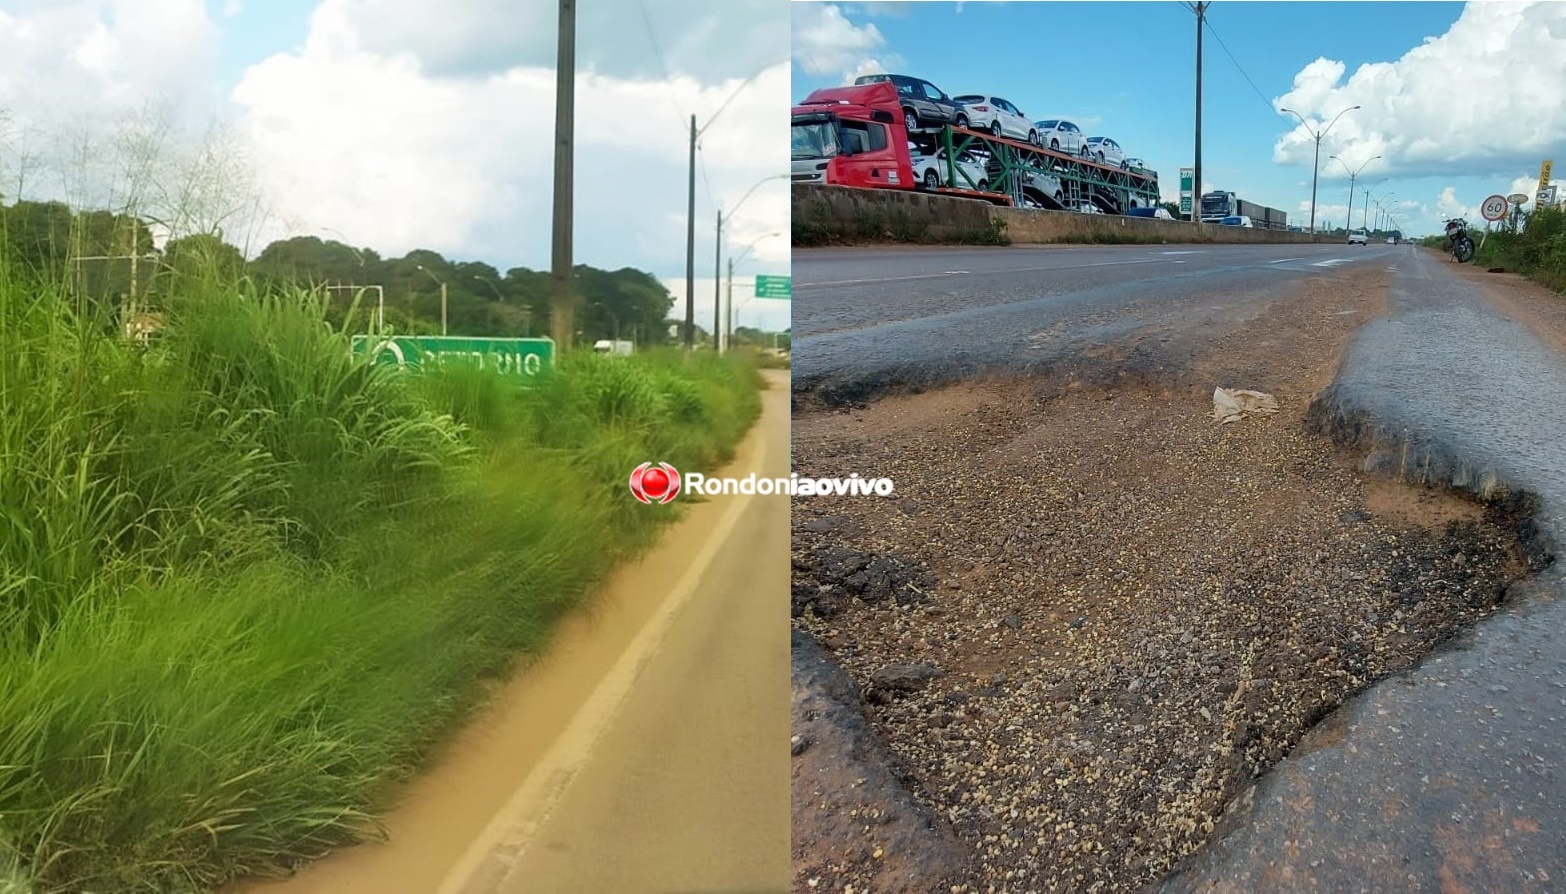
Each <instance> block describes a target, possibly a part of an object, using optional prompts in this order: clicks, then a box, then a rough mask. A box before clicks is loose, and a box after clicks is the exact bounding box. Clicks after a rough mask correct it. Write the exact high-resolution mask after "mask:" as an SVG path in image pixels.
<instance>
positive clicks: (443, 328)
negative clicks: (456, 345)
mask: <svg viewBox="0 0 1566 894" xmlns="http://www.w3.org/2000/svg"><path fill="white" fill-rule="evenodd" d="M440 334H441V335H445V334H447V333H446V281H445V280H441V283H440Z"/></svg>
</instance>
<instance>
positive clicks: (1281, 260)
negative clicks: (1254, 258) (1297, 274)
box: [1267, 258, 1305, 264]
mask: <svg viewBox="0 0 1566 894" xmlns="http://www.w3.org/2000/svg"><path fill="white" fill-rule="evenodd" d="M1303 260H1305V259H1304V258H1279V259H1278V260H1276V261H1268V262H1267V263H1269V264H1282V263H1283V262H1284V261H1303Z"/></svg>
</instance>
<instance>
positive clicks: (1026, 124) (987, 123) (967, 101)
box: [952, 93, 1039, 146]
mask: <svg viewBox="0 0 1566 894" xmlns="http://www.w3.org/2000/svg"><path fill="white" fill-rule="evenodd" d="M952 99H953V100H954V101H956V102H960V103H962V104H963V106H964V107H966V108H967V109H968V117H969V119H970V120H972V121H973V125H972V126H973V129H974V130H987V131H989V132H990V133H991V134H992V135H994V136H997V137H1007V138H1009V139H1013V140H1023V141H1025V142H1029V143H1032V144H1033V145H1035V146H1037V145H1038V144H1039V131H1038V128H1036V127H1034V126H1033V122H1031V121H1029V120H1028V116H1027V115H1024V114H1022V112H1021V111H1019V110H1018V109H1017V107H1016V106H1014V105H1012V104H1011V103H1009V102H1007V101H1006V100H1004V99H1001V98H1000V97H999V96H991V95H988V94H980V93H964V94H963V95H961V96H954V97H952Z"/></svg>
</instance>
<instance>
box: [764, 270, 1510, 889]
mask: <svg viewBox="0 0 1566 894" xmlns="http://www.w3.org/2000/svg"><path fill="white" fill-rule="evenodd" d="M1307 297H1309V296H1307ZM1315 298H1316V300H1315V301H1313V302H1311V301H1301V302H1292V303H1290V304H1289V305H1287V306H1286V307H1284V308H1282V309H1280V310H1279V311H1277V312H1276V313H1274V314H1271V315H1270V316H1269V317H1267V318H1265V319H1262V320H1258V321H1257V322H1256V324H1255V325H1257V326H1262V327H1265V329H1266V333H1267V335H1268V337H1265V338H1260V337H1256V336H1257V333H1255V332H1252V333H1250V336H1251V338H1249V339H1247V338H1246V335H1247V334H1246V333H1245V332H1243V331H1236V332H1235V333H1232V336H1231V337H1228V338H1226V339H1223V340H1220V341H1218V342H1216V343H1214V344H1212V345H1211V346H1210V347H1211V350H1210V352H1209V354H1208V355H1207V356H1209V357H1212V358H1221V362H1222V367H1223V368H1224V369H1247V368H1258V369H1259V368H1263V367H1264V366H1265V368H1267V369H1270V370H1271V371H1272V373H1273V374H1274V375H1275V376H1276V377H1277V378H1276V381H1283V382H1290V383H1293V385H1292V387H1291V388H1288V389H1282V388H1276V387H1274V388H1270V389H1269V390H1272V391H1274V392H1275V393H1278V396H1279V397H1280V402H1281V404H1282V410H1281V411H1280V412H1279V413H1278V414H1277V415H1276V416H1273V417H1267V418H1259V419H1248V420H1245V421H1243V422H1240V423H1236V424H1234V425H1217V424H1215V423H1214V422H1212V421H1211V420H1210V419H1209V418H1208V417H1207V413H1208V411H1209V410H1210V409H1211V403H1210V400H1211V391H1210V387H1209V388H1208V389H1207V390H1206V392H1205V393H1203V392H1202V391H1200V390H1198V389H1197V388H1196V387H1194V386H1191V385H1189V384H1188V383H1187V384H1182V385H1178V386H1172V387H1169V388H1158V387H1152V386H1135V387H1123V388H1118V389H1111V390H1104V391H1086V390H1085V391H1081V392H1077V393H1069V394H1066V395H1065V396H1057V397H1053V398H1048V399H1041V398H1040V397H1039V394H1040V393H1041V389H1040V387H1039V385H1038V383H1036V382H1034V383H1030V382H1027V381H1019V382H1013V383H1010V384H989V385H984V386H978V385H968V386H958V387H957V388H953V389H947V390H945V391H942V392H938V393H933V394H929V395H924V396H915V397H907V398H893V399H888V400H885V401H882V402H880V403H877V404H875V405H872V406H870V407H868V408H865V409H863V410H860V411H857V412H852V413H831V414H809V415H805V416H796V418H795V422H794V437H795V440H794V452H795V457H796V467H797V468H798V470H799V471H800V472H801V474H812V475H817V474H820V475H827V474H844V475H846V474H848V473H849V472H851V471H857V472H859V473H860V474H861V475H866V474H871V475H875V476H884V477H891V478H892V479H893V480H894V481H895V482H896V485H897V495H896V496H894V497H892V498H887V499H859V500H852V501H843V500H832V501H828V500H825V499H821V498H813V499H812V498H798V499H796V500H795V502H794V552H795V566H794V568H795V570H794V587H795V593H796V600H795V609H796V619H795V626H796V627H797V628H798V629H800V630H803V631H808V632H809V633H810V634H811V635H813V636H814V637H815V638H816V639H817V640H818V641H819V642H820V643H821V644H822V645H823V646H824V647H825V648H826V649H827V650H828V651H829V652H830V653H831V654H832V655H833V656H834V657H835V659H836V660H837V661H838V662H839V663H840V664H841V665H842V666H843V667H844V668H845V669H846V670H847V672H848V674H849V675H850V676H851V678H852V679H853V680H854V681H855V682H856V683H858V684H859V686H860V687H861V689H862V691H865V692H867V693H868V694H869V695H870V698H869V699H868V700H867V701H866V703H865V704H864V705H863V711H864V714H865V716H866V717H867V718H868V720H869V725H870V727H871V728H873V729H874V730H876V731H877V732H878V733H879V735H880V736H881V737H882V738H883V739H884V740H885V741H886V742H887V743H888V744H889V745H890V747H891V749H892V751H893V752H894V753H895V755H896V759H897V761H898V763H899V765H900V767H902V768H903V769H902V771H901V772H902V774H903V776H904V777H905V781H906V784H907V786H908V788H909V790H910V791H911V793H912V797H913V799H914V801H915V802H916V803H917V804H918V805H919V808H920V809H921V810H922V811H924V812H925V813H927V814H928V815H929V816H932V817H935V818H937V819H938V820H939V821H940V822H941V823H943V824H945V825H947V826H949V827H950V829H951V830H952V832H953V833H954V834H955V837H956V839H957V840H958V841H959V842H961V844H962V847H963V850H964V852H965V854H966V855H967V858H968V860H970V861H971V864H972V865H971V867H964V868H955V867H951V866H943V865H939V864H940V863H941V862H945V863H950V862H951V861H930V862H929V864H928V865H924V866H923V867H921V870H922V872H923V873H924V875H923V876H922V877H921V879H920V882H919V884H921V885H925V887H907V888H900V887H898V886H897V885H896V884H891V881H890V879H889V878H888V877H886V876H885V875H883V874H882V868H883V866H884V864H885V861H886V860H887V859H888V858H889V854H888V853H887V844H886V843H882V842H880V841H879V840H878V839H877V835H878V834H879V832H878V828H879V827H878V826H877V825H876V824H861V825H858V826H855V827H854V828H855V829H856V830H857V834H858V835H859V836H860V837H861V838H862V839H863V840H861V841H854V842H843V841H840V840H836V839H840V838H841V830H840V829H839V830H838V831H837V832H834V833H833V834H834V836H835V837H829V836H826V835H821V834H817V832H816V831H815V830H816V829H825V828H827V826H824V825H817V826H813V817H814V820H819V821H825V820H826V819H827V818H828V817H831V816H832V815H833V813H834V811H835V810H836V807H835V806H834V804H833V803H832V801H831V799H830V798H826V799H822V798H819V797H818V798H817V799H816V802H815V803H814V804H813V805H812V809H811V810H806V811H803V812H802V811H800V810H799V809H798V808H796V822H795V828H794V830H793V831H794V851H795V870H796V888H797V889H801V890H803V889H804V887H803V886H804V885H805V884H806V883H807V882H808V880H809V879H810V878H815V879H816V880H817V882H818V885H820V886H822V889H826V890H841V889H842V887H843V886H844V885H845V884H847V885H853V886H854V887H855V889H856V890H875V891H883V890H916V889H917V890H935V889H939V890H949V887H948V886H951V885H956V886H958V887H959V888H965V889H966V890H973V891H979V890H988V889H989V888H991V887H994V888H995V889H997V890H1002V889H1016V890H1035V891H1133V890H1137V889H1139V888H1140V887H1142V886H1143V885H1145V884H1146V883H1148V882H1150V881H1153V880H1155V879H1157V878H1160V877H1162V876H1163V875H1165V874H1167V873H1168V872H1169V871H1170V870H1172V869H1173V868H1174V867H1175V866H1176V865H1177V864H1178V863H1179V861H1180V860H1181V859H1182V858H1184V857H1185V856H1187V855H1189V854H1190V853H1192V852H1193V851H1194V850H1196V848H1197V847H1199V846H1200V845H1201V844H1202V843H1203V842H1204V841H1205V840H1206V838H1207V837H1208V836H1209V835H1210V833H1211V830H1212V828H1213V820H1214V818H1215V817H1216V816H1217V815H1218V814H1220V813H1221V812H1222V810H1223V807H1224V806H1225V804H1226V803H1227V802H1228V800H1229V799H1230V798H1232V797H1233V796H1234V795H1235V794H1237V793H1238V792H1240V791H1241V790H1243V788H1244V787H1245V786H1246V785H1248V784H1249V783H1250V782H1251V780H1253V779H1254V778H1255V777H1256V776H1258V775H1260V774H1261V773H1263V772H1265V771H1266V770H1267V769H1269V768H1270V767H1272V766H1273V765H1275V764H1276V763H1277V762H1278V761H1279V760H1280V759H1281V758H1282V757H1283V756H1284V755H1285V754H1287V753H1288V752H1289V750H1290V749H1291V748H1292V747H1293V746H1294V745H1295V744H1296V743H1297V742H1299V740H1300V738H1301V736H1302V735H1303V734H1304V733H1305V732H1306V731H1307V730H1308V729H1309V728H1310V727H1311V726H1312V725H1314V724H1315V723H1317V722H1319V721H1320V720H1321V719H1323V718H1324V717H1326V716H1327V715H1328V714H1329V713H1330V712H1331V711H1332V710H1333V709H1334V708H1335V707H1336V706H1338V705H1339V704H1341V703H1342V702H1343V701H1344V700H1345V699H1346V698H1348V697H1349V696H1351V695H1352V694H1353V693H1355V692H1356V691H1358V690H1360V689H1362V688H1363V687H1365V686H1366V685H1368V684H1370V683H1371V682H1373V681H1375V680H1377V679H1381V678H1384V677H1386V676H1388V675H1390V674H1394V673H1396V672H1398V671H1400V670H1402V669H1405V668H1407V667H1410V666H1412V665H1413V664H1415V663H1417V662H1418V661H1420V660H1421V659H1422V658H1424V657H1425V656H1427V655H1429V654H1430V653H1431V652H1432V651H1434V650H1436V649H1438V648H1440V647H1441V646H1442V644H1443V643H1445V642H1446V641H1447V640H1449V639H1450V638H1452V637H1453V636H1454V635H1456V634H1457V633H1459V632H1460V631H1461V630H1462V629H1463V628H1465V627H1466V626H1468V625H1470V624H1472V623H1473V622H1475V621H1476V620H1478V619H1480V618H1482V617H1483V616H1485V615H1486V614H1488V613H1490V612H1492V611H1494V610H1495V607H1496V606H1497V605H1498V604H1499V603H1500V602H1501V601H1502V600H1504V599H1505V597H1506V594H1507V591H1508V585H1509V582H1510V581H1512V580H1514V579H1515V578H1517V577H1519V576H1520V575H1521V574H1523V573H1524V571H1525V568H1526V562H1525V561H1524V557H1523V555H1522V554H1521V552H1520V551H1519V549H1518V547H1517V542H1516V537H1515V533H1514V532H1515V531H1516V530H1517V528H1518V523H1519V519H1517V518H1513V517H1510V516H1509V515H1508V508H1507V507H1506V506H1502V505H1497V506H1492V507H1488V508H1487V507H1486V506H1483V505H1481V504H1479V503H1476V502H1471V501H1468V500H1465V499H1462V498H1459V497H1456V496H1453V495H1451V494H1448V493H1446V492H1443V491H1438V490H1432V489H1415V488H1406V487H1403V486H1400V485H1396V484H1393V483H1390V482H1388V481H1386V480H1383V479H1381V478H1376V477H1372V476H1368V475H1366V474H1365V473H1363V472H1361V471H1360V470H1359V468H1358V466H1357V464H1356V462H1355V457H1352V456H1348V455H1345V454H1341V453H1337V452H1334V451H1333V449H1332V447H1331V445H1330V443H1329V442H1328V441H1327V440H1326V439H1324V438H1320V437H1314V436H1311V435H1307V434H1306V433H1305V430H1304V425H1303V422H1304V419H1305V413H1306V407H1307V404H1308V400H1309V396H1310V395H1311V394H1312V393H1313V392H1314V389H1316V388H1320V387H1323V386H1324V385H1325V384H1326V383H1327V382H1328V381H1330V377H1331V374H1332V371H1333V369H1334V368H1335V357H1336V356H1337V352H1338V349H1339V348H1340V347H1341V345H1342V342H1343V340H1344V338H1346V336H1347V333H1348V332H1349V331H1350V328H1349V327H1350V326H1351V325H1352V323H1353V322H1356V321H1357V320H1359V319H1361V318H1365V317H1366V315H1367V314H1371V313H1374V312H1375V311H1376V309H1377V306H1378V305H1377V301H1378V297H1377V294H1376V292H1375V291H1374V290H1373V289H1366V290H1361V291H1359V292H1357V293H1356V292H1354V291H1352V290H1339V291H1338V292H1337V293H1335V294H1332V295H1325V296H1315ZM1344 310H1348V311H1354V312H1355V313H1350V314H1347V315H1342V316H1339V315H1338V313H1339V312H1340V311H1344ZM1280 333H1283V334H1284V335H1286V336H1287V337H1284V338H1280V337H1277V336H1278V335H1279V334H1280ZM1212 384H1214V385H1224V386H1226V387H1251V383H1250V382H1244V381H1215V382H1213V383H1212ZM1513 508H1515V507H1513ZM1524 521H1525V520H1524ZM853 566H857V568H855V570H851V571H850V570H847V569H849V568H850V567H853ZM872 566H874V567H875V568H876V569H877V570H876V572H875V573H873V574H865V571H866V569H870V568H871V567H872ZM845 572H846V573H845ZM855 575H859V576H858V577H855ZM813 760H814V761H815V762H816V763H817V765H819V764H820V762H821V760H822V757H821V755H819V754H817V755H815V757H814V758H813ZM852 783H853V780H845V785H848V786H850V787H851V786H852ZM820 790H822V787H821V786H820V785H819V784H818V785H817V787H816V791H818V792H819V791H820ZM797 794H798V791H797V790H796V795H797ZM861 846H862V847H861ZM856 847H858V848H859V849H857V850H856V849H855V848H856ZM877 849H879V850H880V851H881V856H880V857H874V856H872V855H873V854H875V852H876V850H877ZM853 854H862V855H864V856H863V858H862V859H856V858H854V857H853ZM897 856H898V858H899V860H902V861H904V863H903V864H900V872H901V873H902V875H900V876H899V878H902V877H905V876H906V875H907V874H908V868H907V865H906V861H907V860H909V859H911V858H910V856H909V855H905V854H899V855H897ZM889 884H890V886H889Z"/></svg>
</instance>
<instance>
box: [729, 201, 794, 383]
mask: <svg viewBox="0 0 1566 894" xmlns="http://www.w3.org/2000/svg"><path fill="white" fill-rule="evenodd" d="M788 176H789V175H787V174H772V175H769V176H766V177H763V178H761V179H760V180H757V181H756V182H755V183H754V184H752V185H751V187H750V189H747V190H745V194H744V195H742V196H740V200H739V201H738V202H735V203H734V207H733V208H730V209H729V222H730V223H732V222H733V221H734V215H735V213H736V212H738V211H739V209H740V206H742V205H744V204H745V200H746V199H749V198H750V197H751V195H752V194H753V193H755V191H756V190H757V189H759V188H760V187H761V185H762V184H763V183H767V182H770V181H772V180H785V179H787V178H788ZM757 241H760V240H757ZM717 243H718V244H717V250H716V251H715V252H714V255H715V257H714V258H713V270H712V276H713V279H714V282H713V290H712V346H713V348H714V349H716V350H717V351H719V352H722V351H723V343H722V339H721V337H720V333H722V332H723V327H722V322H723V307H722V303H721V300H720V290H721V288H722V284H723V209H722V208H719V209H718V237H717ZM752 244H754V243H752Z"/></svg>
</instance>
